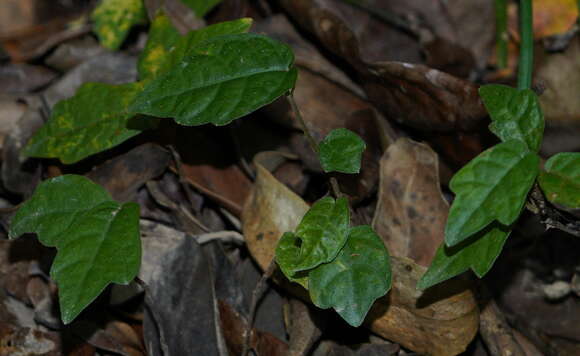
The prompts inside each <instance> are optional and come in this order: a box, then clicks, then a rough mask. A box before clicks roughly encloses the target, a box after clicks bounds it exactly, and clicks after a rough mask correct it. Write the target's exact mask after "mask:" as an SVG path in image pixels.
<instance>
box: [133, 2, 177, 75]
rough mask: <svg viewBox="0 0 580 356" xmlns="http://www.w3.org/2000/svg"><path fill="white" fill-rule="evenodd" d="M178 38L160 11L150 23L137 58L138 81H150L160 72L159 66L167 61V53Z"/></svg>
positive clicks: (175, 31)
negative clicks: (145, 41)
mask: <svg viewBox="0 0 580 356" xmlns="http://www.w3.org/2000/svg"><path fill="white" fill-rule="evenodd" d="M180 37H181V35H180V34H179V32H177V30H176V29H175V27H173V25H172V24H171V21H170V20H169V18H168V17H167V16H166V15H165V14H164V13H163V12H161V11H160V12H159V13H158V14H157V16H155V19H153V22H152V23H151V27H150V28H149V37H147V43H146V44H145V48H144V49H143V52H141V55H140V56H139V63H137V70H138V71H139V79H141V80H146V79H150V78H153V77H155V76H156V75H157V74H158V73H159V72H160V69H161V64H162V63H163V62H164V61H165V60H166V59H167V56H168V54H169V51H170V50H171V49H172V48H173V45H174V44H175V42H176V41H177V40H178V39H179V38H180Z"/></svg>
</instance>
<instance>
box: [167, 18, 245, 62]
mask: <svg viewBox="0 0 580 356" xmlns="http://www.w3.org/2000/svg"><path fill="white" fill-rule="evenodd" d="M250 27H252V19H251V18H242V19H238V20H234V21H226V22H220V23H217V24H214V25H211V26H207V27H204V28H200V29H199V30H195V31H191V32H189V33H188V34H187V35H185V36H181V37H180V38H179V39H178V40H177V41H176V42H175V43H174V45H173V46H172V48H171V51H170V55H169V56H167V58H166V60H165V61H164V62H163V65H162V68H161V70H160V72H161V73H165V72H167V71H169V70H170V69H173V68H175V67H178V66H179V65H180V63H182V62H183V61H184V60H189V59H188V58H191V57H195V56H196V55H197V52H196V47H197V46H199V45H200V44H203V42H205V41H207V40H209V39H211V38H214V37H219V36H225V35H236V34H242V33H246V32H248V30H249V29H250Z"/></svg>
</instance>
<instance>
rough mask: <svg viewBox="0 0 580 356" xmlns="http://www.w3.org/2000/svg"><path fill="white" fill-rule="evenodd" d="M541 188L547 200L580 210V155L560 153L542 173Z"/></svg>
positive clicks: (547, 162)
mask: <svg viewBox="0 0 580 356" xmlns="http://www.w3.org/2000/svg"><path fill="white" fill-rule="evenodd" d="M539 182H540V187H541V188H542V190H543V191H544V194H545V195H546V198H548V200H549V201H551V202H552V203H555V204H559V205H562V206H564V207H566V208H569V209H580V153H578V152H574V153H572V152H564V153H558V154H556V155H554V156H552V157H550V159H548V161H546V164H545V165H544V171H542V172H540V177H539Z"/></svg>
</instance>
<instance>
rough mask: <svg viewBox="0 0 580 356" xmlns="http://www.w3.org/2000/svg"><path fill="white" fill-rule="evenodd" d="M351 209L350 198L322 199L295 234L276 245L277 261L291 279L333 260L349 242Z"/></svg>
mask: <svg viewBox="0 0 580 356" xmlns="http://www.w3.org/2000/svg"><path fill="white" fill-rule="evenodd" d="M349 222H350V212H349V208H348V200H347V199H346V198H339V199H337V200H336V201H334V199H332V198H331V197H326V198H322V199H320V200H319V201H317V202H316V203H314V205H312V207H311V208H310V210H308V212H307V213H306V214H305V215H304V217H303V218H302V221H301V222H300V224H299V225H298V227H297V228H296V231H295V233H286V234H284V235H283V236H282V238H281V239H280V242H279V243H278V247H277V248H276V262H277V263H278V265H280V269H282V272H284V274H285V275H286V276H287V277H288V278H289V279H291V280H296V279H301V278H302V277H304V276H303V275H302V274H298V272H301V271H306V270H309V269H312V268H314V267H316V266H318V265H320V264H321V263H326V262H329V261H332V260H333V259H334V258H335V257H336V255H337V254H338V251H340V249H341V248H342V247H343V246H344V244H345V243H346V239H347V237H348V231H349Z"/></svg>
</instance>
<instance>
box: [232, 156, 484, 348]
mask: <svg viewBox="0 0 580 356" xmlns="http://www.w3.org/2000/svg"><path fill="white" fill-rule="evenodd" d="M256 167H257V177H256V183H255V186H254V188H253V189H252V193H251V194H250V197H249V198H248V200H247V201H246V204H245V206H244V210H243V214H242V223H243V230H244V236H245V239H246V242H247V245H248V248H249V250H250V252H251V254H252V256H253V257H254V259H255V260H256V262H257V263H258V264H259V265H260V267H261V268H262V269H266V268H267V267H268V265H269V263H270V262H271V260H272V258H273V257H274V251H275V248H276V244H277V241H278V239H279V238H280V236H281V235H282V233H283V232H285V231H292V230H293V229H294V228H295V227H296V225H297V224H298V223H299V222H300V219H301V218H302V216H303V215H304V214H305V213H306V211H307V210H308V205H307V204H306V203H305V202H304V201H303V200H302V199H301V198H300V197H299V196H297V195H296V194H294V193H292V192H291V191H290V190H289V189H288V188H286V187H285V186H283V185H282V184H281V183H279V182H278V181H277V180H276V179H275V178H274V177H273V176H272V175H271V174H270V173H269V172H268V171H267V170H266V169H265V168H264V167H263V166H261V165H259V164H256ZM391 263H392V268H393V288H392V290H391V291H390V292H389V294H387V296H385V297H383V298H381V299H379V300H377V302H376V303H375V304H374V306H373V307H372V308H371V310H370V312H369V316H368V317H367V319H366V322H365V324H364V325H366V326H367V327H369V328H370V329H371V330H372V331H373V332H375V333H376V334H378V335H381V336H383V337H385V338H387V339H389V340H392V341H394V342H397V343H399V344H401V345H403V346H404V347H406V348H409V349H410V350H413V351H415V352H419V353H429V354H431V355H456V354H459V353H461V352H462V351H464V350H465V348H466V347H467V345H468V344H469V343H470V342H471V340H472V339H473V337H474V336H475V333H476V332H477V327H478V319H479V312H478V309H477V305H476V303H475V299H474V297H473V294H472V293H471V292H470V291H469V290H468V289H466V285H465V284H464V283H463V282H462V281H461V280H453V281H450V282H448V283H445V284H442V285H440V286H436V287H434V288H432V289H429V290H427V291H424V292H420V291H417V290H416V288H415V285H416V283H417V281H418V280H419V279H420V277H421V275H422V274H423V273H424V272H425V270H426V269H425V268H424V267H421V266H419V265H417V264H415V263H414V262H413V261H412V260H410V259H407V258H397V257H395V258H392V259H391ZM280 282H281V283H282V284H283V286H284V288H286V287H288V284H289V283H288V282H287V281H286V284H284V283H285V282H284V280H281V281H280ZM289 290H290V291H291V292H293V293H296V294H298V295H299V296H300V297H301V298H304V297H305V293H304V290H303V289H302V290H300V289H298V285H297V284H294V285H290V286H289ZM301 291H302V293H301Z"/></svg>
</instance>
